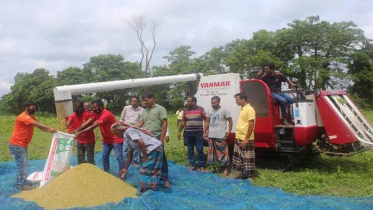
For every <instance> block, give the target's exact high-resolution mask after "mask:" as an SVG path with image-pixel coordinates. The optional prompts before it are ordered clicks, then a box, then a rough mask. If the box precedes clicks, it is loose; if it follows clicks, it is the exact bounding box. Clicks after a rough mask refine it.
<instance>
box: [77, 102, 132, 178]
mask: <svg viewBox="0 0 373 210" xmlns="http://www.w3.org/2000/svg"><path fill="white" fill-rule="evenodd" d="M92 111H93V112H94V113H95V114H96V116H95V117H92V118H90V119H89V120H87V121H86V122H84V123H83V125H82V126H81V127H80V128H78V129H77V130H76V132H75V136H76V137H78V136H80V135H81V134H82V133H84V132H87V131H90V130H93V129H95V128H96V127H97V126H98V127H99V128H100V131H101V135H102V138H103V142H102V165H103V167H104V171H106V172H109V171H110V162H109V157H110V153H111V150H112V149H113V148H114V151H115V156H116V157H117V160H118V165H119V169H118V173H119V172H120V170H122V168H123V167H124V164H125V162H124V158H123V153H122V147H123V138H119V137H117V136H115V135H114V134H113V133H112V132H111V130H110V127H111V125H112V124H114V123H116V122H117V120H116V119H115V117H114V115H113V114H112V113H111V112H109V111H108V110H106V109H105V108H104V103H103V102H102V101H101V100H96V101H93V102H92ZM95 120H96V121H95ZM92 122H93V124H92V125H90V123H92Z"/></svg>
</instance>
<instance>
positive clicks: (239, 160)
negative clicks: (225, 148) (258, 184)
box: [232, 93, 255, 181]
mask: <svg viewBox="0 0 373 210" xmlns="http://www.w3.org/2000/svg"><path fill="white" fill-rule="evenodd" d="M234 98H235V99H236V103H237V105H238V106H241V111H240V115H239V117H238V122H237V126H236V140H235V143H234V151H233V158H232V163H233V169H234V170H236V171H239V172H241V173H242V174H240V175H239V176H238V177H237V178H244V179H248V180H250V181H253V180H254V175H255V151H254V128H255V110H254V109H253V107H251V106H250V104H249V103H247V96H246V95H245V94H244V93H237V94H236V95H234Z"/></svg>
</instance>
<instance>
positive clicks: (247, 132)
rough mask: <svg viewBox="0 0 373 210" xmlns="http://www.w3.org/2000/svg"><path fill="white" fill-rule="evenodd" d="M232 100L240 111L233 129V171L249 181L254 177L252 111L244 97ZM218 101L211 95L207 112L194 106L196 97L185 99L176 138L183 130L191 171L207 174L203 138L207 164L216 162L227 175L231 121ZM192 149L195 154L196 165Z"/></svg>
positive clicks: (253, 122) (253, 118) (253, 112)
mask: <svg viewBox="0 0 373 210" xmlns="http://www.w3.org/2000/svg"><path fill="white" fill-rule="evenodd" d="M234 97H235V100H236V103H237V105H239V106H241V111H240V115H239V117H238V123H237V126H236V140H235V145H234V153H233V159H232V168H233V169H234V170H236V171H238V172H240V174H238V176H237V178H244V179H249V180H251V181H252V180H253V179H254V175H255V153H254V128H255V119H256V118H255V110H254V109H253V108H252V107H251V106H250V104H249V103H247V96H246V95H245V94H243V93H238V94H236V95H235V96H234ZM220 100H221V99H220V97H219V96H213V97H212V98H211V107H212V108H211V109H209V110H208V111H207V113H206V112H205V110H204V108H203V107H201V106H198V105H197V99H196V98H195V97H193V96H191V97H188V98H187V107H186V108H185V110H184V113H183V117H182V120H181V123H180V126H179V128H178V139H180V138H181V132H182V130H183V129H184V128H185V133H184V138H185V141H186V144H187V147H188V159H189V163H190V164H191V167H190V168H189V170H190V171H193V170H197V169H198V168H199V171H201V172H204V171H206V168H205V161H204V155H203V139H208V146H209V147H208V155H207V164H217V163H219V164H220V165H221V166H223V168H224V171H223V174H224V175H228V174H229V173H230V170H229V165H230V158H229V153H228V145H227V138H228V137H229V136H230V134H231V131H232V126H233V121H232V117H231V114H230V112H229V110H228V109H226V108H225V107H221V106H220ZM194 147H196V150H197V153H198V165H197V164H196V163H195V157H194Z"/></svg>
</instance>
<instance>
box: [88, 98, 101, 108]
mask: <svg viewBox="0 0 373 210" xmlns="http://www.w3.org/2000/svg"><path fill="white" fill-rule="evenodd" d="M91 104H92V105H93V104H96V105H97V106H99V107H102V108H104V102H102V101H101V99H98V100H95V101H92V103H91Z"/></svg>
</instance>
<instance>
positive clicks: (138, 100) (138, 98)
mask: <svg viewBox="0 0 373 210" xmlns="http://www.w3.org/2000/svg"><path fill="white" fill-rule="evenodd" d="M133 98H136V99H137V101H140V99H139V97H138V96H131V97H130V100H132V99H133Z"/></svg>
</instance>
